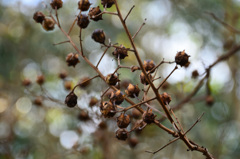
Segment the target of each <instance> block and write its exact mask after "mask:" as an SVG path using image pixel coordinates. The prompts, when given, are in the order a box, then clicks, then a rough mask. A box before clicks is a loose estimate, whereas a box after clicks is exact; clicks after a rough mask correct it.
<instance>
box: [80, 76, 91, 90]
mask: <svg viewBox="0 0 240 159" xmlns="http://www.w3.org/2000/svg"><path fill="white" fill-rule="evenodd" d="M90 84H91V80H90V78H89V77H83V78H81V79H80V81H79V86H80V87H81V88H85V87H87V86H88V85H90Z"/></svg>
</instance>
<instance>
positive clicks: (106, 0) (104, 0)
mask: <svg viewBox="0 0 240 159" xmlns="http://www.w3.org/2000/svg"><path fill="white" fill-rule="evenodd" d="M101 4H102V5H103V7H104V8H105V7H107V8H111V7H112V5H113V4H114V0H101Z"/></svg>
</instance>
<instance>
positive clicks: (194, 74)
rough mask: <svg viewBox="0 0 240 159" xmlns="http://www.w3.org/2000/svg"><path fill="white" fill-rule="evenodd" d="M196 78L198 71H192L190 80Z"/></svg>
mask: <svg viewBox="0 0 240 159" xmlns="http://www.w3.org/2000/svg"><path fill="white" fill-rule="evenodd" d="M198 76H199V73H198V71H197V70H194V71H193V72H192V78H194V79H196V78H197V77H198Z"/></svg>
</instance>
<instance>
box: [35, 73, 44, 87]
mask: <svg viewBox="0 0 240 159" xmlns="http://www.w3.org/2000/svg"><path fill="white" fill-rule="evenodd" d="M36 82H37V83H38V84H39V85H42V84H43V83H44V82H45V77H44V76H43V75H39V76H37V80H36Z"/></svg>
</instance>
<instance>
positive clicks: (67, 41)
mask: <svg viewBox="0 0 240 159" xmlns="http://www.w3.org/2000/svg"><path fill="white" fill-rule="evenodd" d="M69 42H70V41H69V40H66V41H62V42H59V43H54V44H53V45H60V44H64V43H69Z"/></svg>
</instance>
